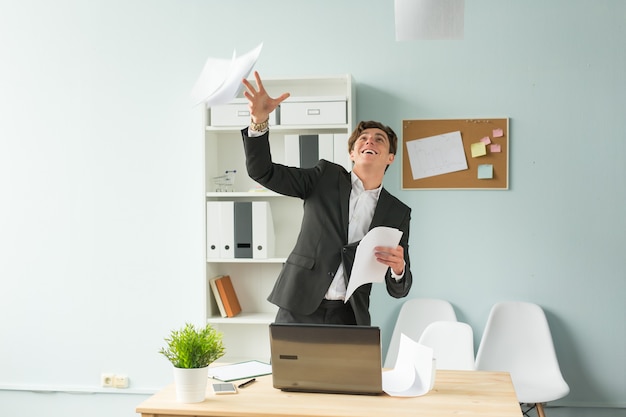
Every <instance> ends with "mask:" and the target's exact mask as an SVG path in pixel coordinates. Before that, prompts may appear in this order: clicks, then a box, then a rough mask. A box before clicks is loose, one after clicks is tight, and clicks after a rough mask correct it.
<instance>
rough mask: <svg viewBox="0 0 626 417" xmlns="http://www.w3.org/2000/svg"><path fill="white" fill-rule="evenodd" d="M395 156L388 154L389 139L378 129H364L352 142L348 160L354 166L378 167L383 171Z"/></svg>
mask: <svg viewBox="0 0 626 417" xmlns="http://www.w3.org/2000/svg"><path fill="white" fill-rule="evenodd" d="M394 157H395V155H394V154H391V153H389V138H388V137H387V134H386V133H385V132H384V131H383V130H381V129H378V128H370V129H365V130H364V131H363V132H361V134H360V135H359V137H358V138H357V139H356V141H355V142H354V146H353V147H352V150H351V151H350V159H351V160H352V162H354V164H355V165H369V166H380V167H381V168H382V169H385V168H386V167H387V165H389V164H391V163H392V162H393V160H394Z"/></svg>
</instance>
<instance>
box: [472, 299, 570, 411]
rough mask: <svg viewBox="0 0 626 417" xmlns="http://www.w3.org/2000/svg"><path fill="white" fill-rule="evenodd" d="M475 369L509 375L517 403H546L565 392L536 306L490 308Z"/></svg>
mask: <svg viewBox="0 0 626 417" xmlns="http://www.w3.org/2000/svg"><path fill="white" fill-rule="evenodd" d="M476 369H477V370H485V371H506V372H509V373H510V374H511V379H512V380H513V385H514V386H515V391H516V393H517V396H518V400H520V402H524V403H540V402H547V401H552V400H556V399H559V398H561V397H563V396H565V395H567V394H568V393H569V386H568V385H567V383H566V382H565V380H564V379H563V376H562V375H561V370H560V368H559V363H558V360H557V357H556V352H555V350H554V343H553V341H552V334H551V332H550V328H549V326H548V320H547V319H546V316H545V314H544V311H543V309H542V308H541V307H540V306H538V305H537V304H533V303H528V302H519V301H507V302H501V303H497V304H495V305H494V306H493V307H492V308H491V312H490V313H489V318H488V319H487V324H486V326H485V331H484V333H483V336H482V339H481V341H480V345H479V347H478V352H477V353H476Z"/></svg>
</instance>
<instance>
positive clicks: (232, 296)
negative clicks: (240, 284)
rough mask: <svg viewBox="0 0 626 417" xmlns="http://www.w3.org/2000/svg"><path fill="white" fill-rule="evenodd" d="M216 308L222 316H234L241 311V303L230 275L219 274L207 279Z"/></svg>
mask: <svg viewBox="0 0 626 417" xmlns="http://www.w3.org/2000/svg"><path fill="white" fill-rule="evenodd" d="M209 283H210V285H211V290H212V291H213V296H214V297H215V302H216V303H217V308H218V309H219V311H220V314H221V316H222V317H235V316H236V315H237V314H239V313H241V305H240V304H239V299H238V298H237V293H236V292H235V288H234V287H233V283H232V281H231V279H230V275H220V276H217V277H215V278H211V280H210V281H209Z"/></svg>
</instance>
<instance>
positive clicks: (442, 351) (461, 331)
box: [418, 321, 474, 371]
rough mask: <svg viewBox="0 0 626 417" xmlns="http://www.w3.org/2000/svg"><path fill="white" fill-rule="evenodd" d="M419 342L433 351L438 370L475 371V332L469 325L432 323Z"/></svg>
mask: <svg viewBox="0 0 626 417" xmlns="http://www.w3.org/2000/svg"><path fill="white" fill-rule="evenodd" d="M418 342H419V343H420V344H422V345H425V346H428V347H430V348H432V349H433V355H434V357H435V359H436V366H437V369H453V370H463V371H471V370H474V332H473V331H472V327H471V326H470V325H469V324H467V323H462V322H460V321H435V322H432V323H431V324H429V325H428V326H427V327H426V328H425V329H424V332H423V333H422V336H421V337H420V338H419V340H418Z"/></svg>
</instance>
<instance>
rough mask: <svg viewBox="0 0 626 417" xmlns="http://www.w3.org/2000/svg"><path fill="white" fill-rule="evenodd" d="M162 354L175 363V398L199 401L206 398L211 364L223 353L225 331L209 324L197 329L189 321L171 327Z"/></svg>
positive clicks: (181, 400)
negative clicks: (176, 328) (182, 325)
mask: <svg viewBox="0 0 626 417" xmlns="http://www.w3.org/2000/svg"><path fill="white" fill-rule="evenodd" d="M165 341H166V342H167V346H166V347H164V348H161V350H160V351H159V353H161V354H163V355H164V356H165V357H166V358H167V359H168V360H169V361H170V362H171V363H172V365H174V384H175V386H176V398H177V400H178V401H180V402H185V403H196V402H202V401H204V398H205V393H206V386H207V383H208V377H209V376H208V373H209V365H210V364H211V363H213V362H215V361H216V360H217V359H219V358H221V357H222V356H224V353H225V349H224V345H223V343H222V334H221V333H220V332H218V331H216V330H215V329H214V328H213V327H212V326H211V325H210V324H207V325H206V326H204V327H203V328H202V327H201V328H196V327H194V326H193V325H192V324H190V323H186V324H185V326H184V327H182V328H181V329H179V330H172V332H171V333H170V336H169V337H166V338H165Z"/></svg>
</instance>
